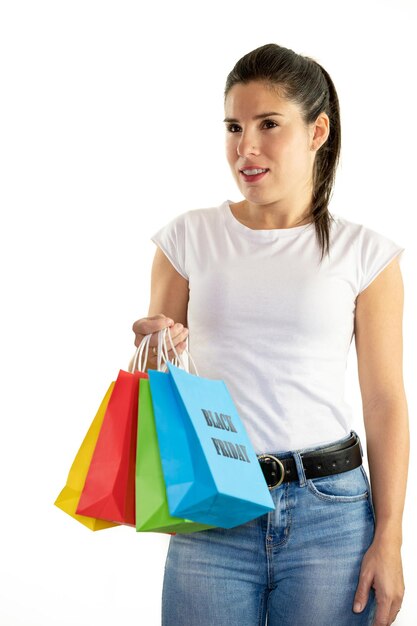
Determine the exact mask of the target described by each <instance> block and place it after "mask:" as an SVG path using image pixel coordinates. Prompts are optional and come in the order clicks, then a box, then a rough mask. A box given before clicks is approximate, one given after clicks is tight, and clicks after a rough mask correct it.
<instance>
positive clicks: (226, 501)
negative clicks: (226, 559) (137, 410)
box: [148, 363, 275, 528]
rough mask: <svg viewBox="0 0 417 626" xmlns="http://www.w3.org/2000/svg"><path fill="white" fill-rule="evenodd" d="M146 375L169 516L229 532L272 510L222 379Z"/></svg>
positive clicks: (179, 372)
mask: <svg viewBox="0 0 417 626" xmlns="http://www.w3.org/2000/svg"><path fill="white" fill-rule="evenodd" d="M167 368H168V371H167V372H166V373H165V372H160V371H156V370H148V375H149V384H150V388H151V396H152V405H153V409H154V414H155V423H156V429H157V436H158V443H159V451H160V456H161V462H162V469H163V473H164V480H165V485H166V491H167V499H168V507H169V510H170V513H171V515H173V516H177V517H183V518H187V519H190V520H193V521H195V522H200V523H202V524H211V525H213V526H219V527H222V528H233V527H234V526H239V525H240V524H245V523H246V522H248V521H250V520H252V519H255V518H256V517H259V516H260V515H263V514H265V513H267V512H268V511H272V510H274V509H275V507H274V503H273V500H272V498H271V494H270V493H269V489H268V486H267V484H266V481H265V478H264V475H263V473H262V470H261V467H260V465H259V462H258V459H257V456H256V454H255V451H254V449H253V446H252V444H251V442H250V440H249V437H248V434H247V432H246V430H245V428H244V426H243V424H242V421H241V419H240V417H239V415H238V413H237V410H236V407H235V405H234V403H233V400H232V398H231V396H230V394H229V391H228V389H227V387H226V384H225V383H224V381H222V380H212V379H208V378H204V377H201V376H196V375H194V374H191V373H189V372H187V371H185V370H184V369H180V368H178V367H176V366H175V365H173V364H172V363H167Z"/></svg>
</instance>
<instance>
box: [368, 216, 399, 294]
mask: <svg viewBox="0 0 417 626" xmlns="http://www.w3.org/2000/svg"><path fill="white" fill-rule="evenodd" d="M404 250H405V248H403V247H402V246H400V245H399V244H397V243H396V242H395V241H393V240H392V239H389V238H388V237H385V236H384V235H381V234H380V233H377V232H375V231H374V230H371V229H369V228H365V229H364V230H363V232H362V237H360V250H359V256H360V260H359V261H360V263H359V265H360V280H359V290H358V293H361V292H362V291H364V290H365V289H366V288H367V287H368V286H369V285H370V284H371V282H372V281H373V280H374V279H375V278H376V277H377V276H378V274H380V273H381V272H382V270H384V269H385V268H386V267H387V265H389V264H390V263H391V261H392V260H393V259H394V258H395V257H398V258H399V259H401V257H402V253H403V252H404Z"/></svg>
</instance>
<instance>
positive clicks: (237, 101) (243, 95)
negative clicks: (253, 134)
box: [224, 81, 300, 119]
mask: <svg viewBox="0 0 417 626" xmlns="http://www.w3.org/2000/svg"><path fill="white" fill-rule="evenodd" d="M224 110H225V113H226V116H227V117H233V118H239V119H240V118H241V117H242V118H246V117H253V116H254V115H257V114H259V113H263V112H265V111H275V112H277V113H282V114H283V115H285V116H287V117H294V116H299V115H300V111H299V108H298V106H297V105H296V104H295V103H294V102H291V101H290V100H287V98H285V97H284V96H283V95H282V94H281V95H280V94H279V91H278V89H276V88H274V87H273V86H271V85H268V84H266V83H262V82H259V81H252V82H250V83H246V84H243V83H238V84H236V85H234V86H233V87H232V88H231V89H230V91H229V93H228V94H227V96H226V99H225V103H224Z"/></svg>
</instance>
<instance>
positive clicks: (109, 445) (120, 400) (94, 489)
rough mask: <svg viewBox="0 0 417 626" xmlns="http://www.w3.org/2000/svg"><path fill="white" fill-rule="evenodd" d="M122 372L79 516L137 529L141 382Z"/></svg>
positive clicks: (94, 458) (112, 398)
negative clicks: (137, 444) (138, 418)
mask: <svg viewBox="0 0 417 626" xmlns="http://www.w3.org/2000/svg"><path fill="white" fill-rule="evenodd" d="M143 377H147V374H146V373H144V372H139V371H138V372H134V373H132V372H126V371H124V370H120V372H119V375H118V377H117V380H116V383H115V385H114V389H113V393H112V395H111V398H110V401H109V404H108V406H107V409H106V413H105V415H104V419H103V424H102V427H101V430H100V434H99V437H98V439H97V444H96V447H95V450H94V453H93V456H92V459H91V463H90V467H89V470H88V473H87V477H86V480H85V484H84V488H83V490H82V493H81V497H80V500H79V502H78V507H77V513H79V514H82V515H88V516H91V517H96V518H99V519H103V520H108V521H111V522H119V523H121V524H127V525H129V526H135V463H136V432H137V414H138V389H139V379H140V378H143Z"/></svg>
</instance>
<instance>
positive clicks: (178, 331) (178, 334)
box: [149, 322, 188, 354]
mask: <svg viewBox="0 0 417 626" xmlns="http://www.w3.org/2000/svg"><path fill="white" fill-rule="evenodd" d="M169 332H170V333H171V339H172V343H173V344H174V347H176V345H177V344H178V343H180V342H181V341H184V340H185V339H186V338H187V336H188V328H185V327H184V326H183V325H182V324H180V323H179V322H177V323H176V324H174V326H171V328H170V329H169ZM165 343H166V345H167V348H168V349H169V350H171V342H170V340H169V337H165ZM154 348H155V350H154ZM157 349H158V333H157V332H155V333H153V337H151V339H150V341H149V350H150V352H152V354H155V352H156V351H157Z"/></svg>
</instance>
